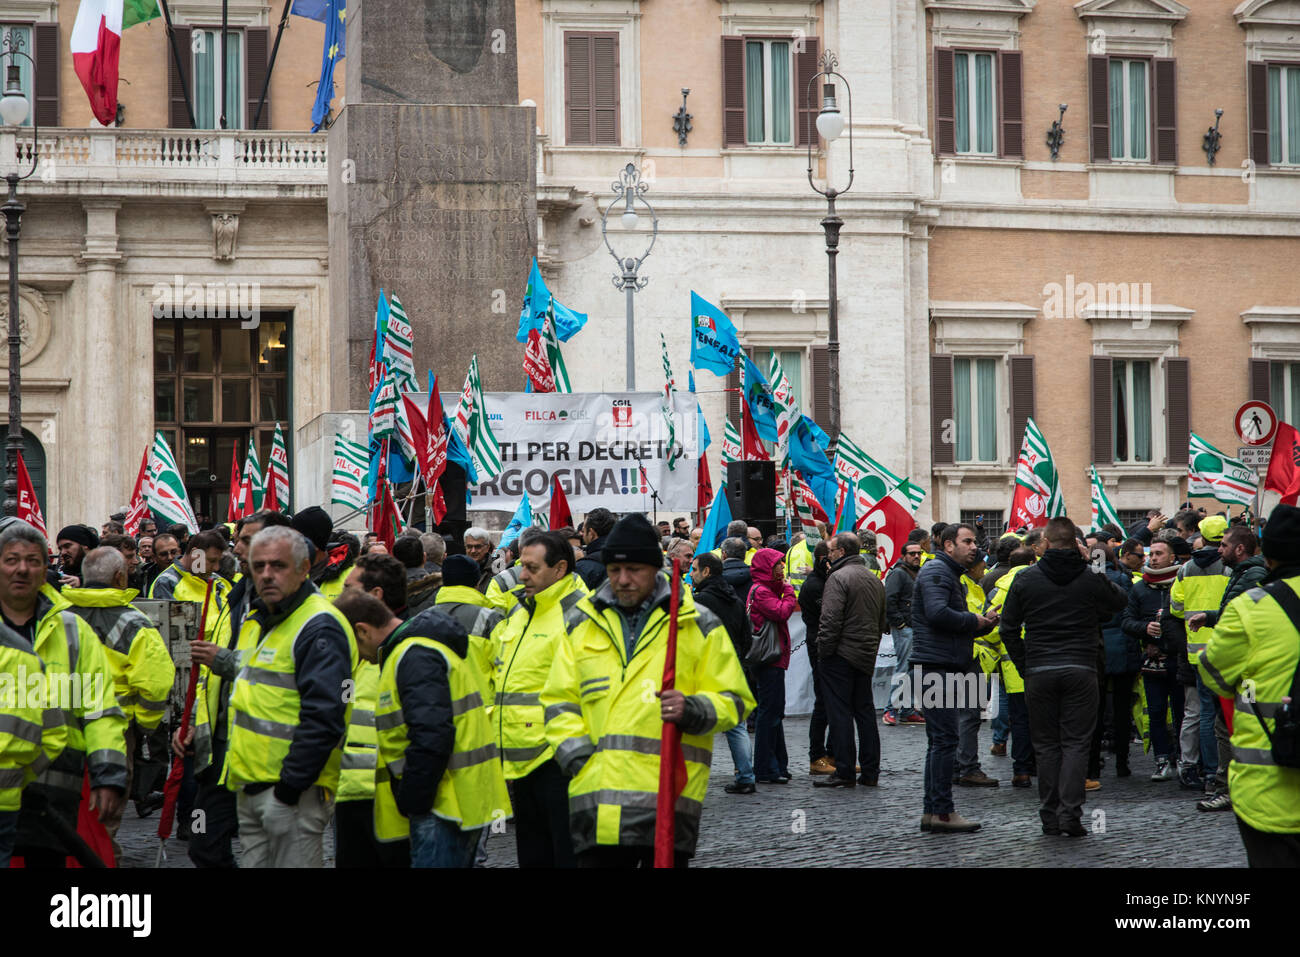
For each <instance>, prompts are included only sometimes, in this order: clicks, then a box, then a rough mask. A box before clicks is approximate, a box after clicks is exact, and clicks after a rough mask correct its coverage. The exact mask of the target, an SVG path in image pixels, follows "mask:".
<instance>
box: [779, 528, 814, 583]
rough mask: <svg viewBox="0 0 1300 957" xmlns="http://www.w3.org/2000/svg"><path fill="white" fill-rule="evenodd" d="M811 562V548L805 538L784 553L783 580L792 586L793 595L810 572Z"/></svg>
mask: <svg viewBox="0 0 1300 957" xmlns="http://www.w3.org/2000/svg"><path fill="white" fill-rule="evenodd" d="M813 564H814V563H813V550H812V549H811V548H809V547H808V539H806V538H805V539H804V540H803V541H801V542H800V543H799V544H798V545H795V546H793V547H791V548H790V550H789V551H787V552H786V553H785V580H786V581H788V582H789V583H790V584H791V585H793V586H794V593H795V595H798V594H799V589H801V588H803V583H804V582H806V581H807V580H808V576H809V575H811V574H812V571H813Z"/></svg>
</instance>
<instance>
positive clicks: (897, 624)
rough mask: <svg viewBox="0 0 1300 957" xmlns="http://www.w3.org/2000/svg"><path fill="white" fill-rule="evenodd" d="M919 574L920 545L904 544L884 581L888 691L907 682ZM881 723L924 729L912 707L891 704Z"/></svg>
mask: <svg viewBox="0 0 1300 957" xmlns="http://www.w3.org/2000/svg"><path fill="white" fill-rule="evenodd" d="M920 571H921V543H920V542H913V541H910V540H909V541H908V543H907V544H906V545H904V546H903V555H902V560H901V561H899V563H898V564H897V565H895V566H894V567H893V568H891V569H890V570H889V574H888V575H887V576H886V577H885V619H886V620H887V621H888V622H889V632H890V634H891V635H892V636H893V639H894V657H895V661H896V664H895V665H894V675H893V677H892V678H891V679H890V683H889V686H890V689H891V698H892V689H893V688H896V687H898V686H899V685H900V684H901V683H903V682H905V681H906V680H907V669H908V668H909V667H911V664H910V662H911V658H912V588H913V586H914V585H915V584H916V576H917V574H918V573H919V572H920ZM880 720H881V723H882V724H887V725H890V726H896V725H900V724H916V725H924V724H925V718H923V717H921V713H920V712H919V711H917V710H916V708H913V707H907V708H895V707H894V703H893V701H892V700H891V701H890V706H889V707H888V708H886V709H885V713H884V715H883V716H882V717H881V719H880Z"/></svg>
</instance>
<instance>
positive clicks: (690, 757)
mask: <svg viewBox="0 0 1300 957" xmlns="http://www.w3.org/2000/svg"><path fill="white" fill-rule="evenodd" d="M603 555H604V559H605V567H606V569H607V572H608V579H607V581H606V582H605V583H604V584H602V585H601V586H600V587H599V588H598V589H597V591H596V593H595V594H593V595H592V596H591V597H590V598H585V599H583V600H582V601H580V602H579V603H578V606H577V608H575V609H574V610H573V611H572V612H570V613H569V614H568V615H567V616H566V620H565V624H566V626H567V627H568V636H567V637H566V638H565V640H563V641H561V642H560V643H559V645H558V646H557V648H556V653H555V663H554V664H553V665H552V667H551V673H550V675H549V677H548V678H547V682H546V687H545V689H544V690H543V691H542V705H543V707H544V708H545V715H546V737H547V740H548V741H549V742H550V744H551V745H552V746H554V748H555V759H556V761H557V762H559V764H560V767H561V769H562V770H564V772H565V773H566V774H567V775H569V776H570V778H571V780H570V782H569V831H570V834H571V835H572V837H573V849H574V852H575V853H576V854H577V856H578V863H579V865H580V866H588V865H589V866H616V867H617V866H629V867H636V866H650V865H651V864H652V863H653V860H654V832H655V795H656V793H657V792H658V789H659V744H660V737H661V733H662V731H663V726H664V723H665V722H669V723H673V724H676V725H677V726H678V727H679V728H680V729H681V731H682V739H681V741H682V751H683V753H684V756H685V763H686V771H687V783H686V788H685V790H684V792H683V793H682V795H681V797H680V798H678V800H677V804H676V811H677V813H676V829H675V847H676V863H677V864H678V866H684V865H685V864H686V862H687V860H689V858H690V857H691V856H692V855H693V854H694V853H695V844H696V840H697V838H698V836H699V826H700V812H701V810H702V808H703V802H704V792H705V789H706V788H707V786H708V777H709V762H710V760H711V759H712V756H713V735H714V734H717V733H720V732H723V731H726V730H728V729H729V728H731V727H734V726H735V725H736V724H738V723H740V722H742V721H744V719H745V715H746V714H747V713H748V712H749V710H750V709H752V708H753V707H754V699H753V696H752V695H751V694H750V692H749V687H748V685H747V684H746V682H745V676H744V673H743V672H742V671H741V667H740V661H739V659H737V657H736V651H735V648H734V647H733V646H732V643H731V639H730V637H728V635H727V630H726V628H725V627H724V626H723V625H722V622H721V621H720V620H719V619H718V618H717V616H715V615H714V614H713V613H712V612H710V611H708V609H705V608H702V607H699V606H697V605H696V604H695V602H694V600H693V599H692V597H691V595H690V593H689V592H688V591H686V590H685V589H683V593H682V595H681V606H680V609H679V614H678V629H677V662H676V665H677V667H676V686H675V687H674V688H673V689H672V690H670V691H663V690H662V683H663V672H664V661H665V657H666V648H667V638H668V629H669V621H668V612H669V602H670V595H669V590H670V582H669V578H668V575H667V574H666V573H665V572H664V571H663V570H662V569H663V553H662V552H661V551H660V549H659V535H658V533H657V532H656V531H655V529H654V528H653V527H651V525H650V523H649V522H648V521H647V520H646V519H645V517H644V516H643V515H640V514H635V513H634V514H631V515H627V516H625V517H624V518H622V519H620V520H619V522H618V524H617V525H616V526H615V527H614V530H613V531H611V532H610V534H609V537H608V538H607V539H606V542H605V547H604V552H603Z"/></svg>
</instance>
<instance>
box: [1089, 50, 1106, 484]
mask: <svg viewBox="0 0 1300 957" xmlns="http://www.w3.org/2000/svg"><path fill="white" fill-rule="evenodd" d="M1088 106H1089V112H1090V113H1091V116H1090V118H1089V121H1090V123H1091V126H1092V161H1093V162H1094V163H1107V162H1110V59H1109V57H1104V56H1090V57H1088ZM1107 381H1109V380H1107ZM1107 421H1109V420H1107ZM1106 428H1107V431H1109V429H1110V426H1107V427H1106ZM1108 447H1109V446H1108ZM1106 461H1110V460H1109V459H1107V460H1106Z"/></svg>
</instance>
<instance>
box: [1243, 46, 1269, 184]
mask: <svg viewBox="0 0 1300 957" xmlns="http://www.w3.org/2000/svg"><path fill="white" fill-rule="evenodd" d="M1246 79H1247V84H1246V85H1247V87H1248V88H1249V90H1248V99H1249V105H1250V117H1249V123H1250V158H1251V160H1252V161H1253V162H1254V163H1255V165H1256V166H1267V165H1268V164H1269V159H1268V158H1269V150H1268V64H1267V63H1248V64H1247V65H1246Z"/></svg>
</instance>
